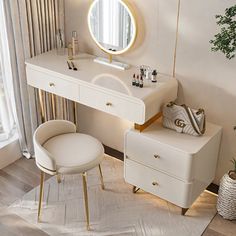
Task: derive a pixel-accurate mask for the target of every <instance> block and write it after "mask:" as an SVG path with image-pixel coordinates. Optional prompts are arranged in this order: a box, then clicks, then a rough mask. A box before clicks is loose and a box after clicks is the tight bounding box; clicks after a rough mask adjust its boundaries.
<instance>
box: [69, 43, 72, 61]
mask: <svg viewBox="0 0 236 236" xmlns="http://www.w3.org/2000/svg"><path fill="white" fill-rule="evenodd" d="M68 60H73V50H72V44H71V43H68Z"/></svg>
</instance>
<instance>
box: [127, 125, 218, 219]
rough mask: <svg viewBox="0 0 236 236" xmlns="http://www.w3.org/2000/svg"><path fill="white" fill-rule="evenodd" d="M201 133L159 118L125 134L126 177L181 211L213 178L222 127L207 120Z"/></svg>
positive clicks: (128, 180) (131, 182)
mask: <svg viewBox="0 0 236 236" xmlns="http://www.w3.org/2000/svg"><path fill="white" fill-rule="evenodd" d="M206 127H207V129H206V133H205V134H204V135H203V136H202V137H194V136H190V135H186V134H179V133H177V132H175V131H172V130H169V129H166V128H163V127H162V124H161V120H158V121H157V122H155V123H154V124H152V125H151V126H150V127H148V128H147V129H146V130H144V131H143V132H142V133H140V132H138V131H137V130H134V129H131V130H128V131H127V132H126V134H125V158H124V159H125V171H124V175H125V176H124V177H125V181H126V182H128V183H130V184H132V185H133V186H134V189H133V191H134V192H135V191H136V189H137V188H141V189H143V190H144V191H147V192H150V193H152V194H154V195H157V196H159V197H161V198H163V199H166V200H167V201H169V202H172V203H174V204H175V205H177V206H180V207H181V208H182V214H183V215H184V214H185V213H186V211H187V210H188V208H189V207H190V206H191V205H192V203H193V202H194V201H195V199H196V198H197V197H198V196H199V195H200V194H201V192H202V191H204V190H205V188H206V187H207V186H208V185H209V184H210V183H211V182H212V181H213V179H214V177H215V170H216V165H217V159H218V153H219V147H220V140H221V133H222V128H221V127H219V126H217V125H213V124H211V123H207V126H206Z"/></svg>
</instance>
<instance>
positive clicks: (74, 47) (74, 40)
mask: <svg viewBox="0 0 236 236" xmlns="http://www.w3.org/2000/svg"><path fill="white" fill-rule="evenodd" d="M72 53H73V56H74V57H75V56H77V55H78V54H79V41H78V37H77V32H76V31H73V32H72Z"/></svg>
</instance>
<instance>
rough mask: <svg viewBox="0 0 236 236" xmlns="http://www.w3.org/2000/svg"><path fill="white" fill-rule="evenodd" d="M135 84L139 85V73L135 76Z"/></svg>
mask: <svg viewBox="0 0 236 236" xmlns="http://www.w3.org/2000/svg"><path fill="white" fill-rule="evenodd" d="M135 85H136V86H137V87H139V75H137V78H136V83H135Z"/></svg>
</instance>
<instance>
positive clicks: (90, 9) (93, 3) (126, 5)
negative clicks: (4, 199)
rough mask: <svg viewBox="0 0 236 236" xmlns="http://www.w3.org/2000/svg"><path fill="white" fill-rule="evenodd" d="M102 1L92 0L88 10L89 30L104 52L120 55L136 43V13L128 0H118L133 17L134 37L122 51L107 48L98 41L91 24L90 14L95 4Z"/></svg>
mask: <svg viewBox="0 0 236 236" xmlns="http://www.w3.org/2000/svg"><path fill="white" fill-rule="evenodd" d="M98 1H100V0H94V1H93V2H92V4H91V5H90V8H89V11H88V17H87V23H88V28H89V32H90V35H91V36H92V39H93V41H94V42H95V43H96V45H97V46H98V47H99V48H100V49H101V50H102V51H104V52H106V53H108V54H110V55H120V54H123V53H125V52H127V51H128V50H129V49H130V48H131V47H132V46H133V44H134V42H135V40H136V37H137V23H136V19H135V17H134V13H133V11H132V9H131V8H130V7H129V6H128V4H127V2H125V1H124V0H118V1H119V2H120V3H121V4H122V5H123V6H124V8H125V9H126V10H127V11H128V13H129V15H130V18H131V22H132V25H133V37H132V39H131V40H130V42H129V44H128V46H127V47H126V48H124V49H122V50H120V51H116V52H114V51H110V50H108V49H106V48H105V47H103V46H102V45H101V44H100V43H99V42H98V41H97V39H96V38H95V36H94V34H93V31H92V28H91V25H90V15H91V12H92V10H93V7H94V6H95V4H96V3H97V2H98Z"/></svg>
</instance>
